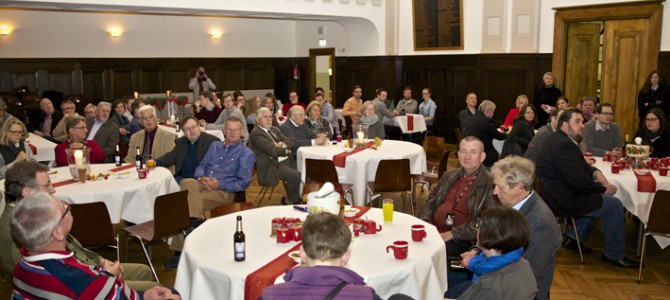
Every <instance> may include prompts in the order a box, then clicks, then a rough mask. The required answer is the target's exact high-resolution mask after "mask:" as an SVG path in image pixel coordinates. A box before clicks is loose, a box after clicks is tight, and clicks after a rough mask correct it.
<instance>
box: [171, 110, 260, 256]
mask: <svg viewBox="0 0 670 300" xmlns="http://www.w3.org/2000/svg"><path fill="white" fill-rule="evenodd" d="M242 132H243V130H242V121H241V120H240V119H238V118H237V117H229V118H228V119H227V120H226V123H225V126H224V129H223V133H224V136H225V138H226V139H225V142H214V143H212V144H211V145H210V146H209V150H207V154H205V158H203V159H202V161H201V162H200V164H199V165H198V167H197V168H196V169H195V174H194V178H185V179H183V180H182V181H181V183H180V184H179V187H180V188H181V190H182V191H183V190H188V210H189V214H190V216H191V228H195V227H197V226H198V225H200V224H202V222H203V220H202V219H203V214H204V213H205V212H206V211H208V210H210V209H212V208H215V207H217V206H219V205H221V204H224V203H231V202H233V199H234V198H235V193H236V192H242V191H245V190H246V189H247V187H249V183H251V177H252V173H253V170H254V163H256V156H255V155H254V152H253V151H251V149H249V148H247V146H245V145H244V144H243V143H241V142H240V140H241V137H242ZM183 246H184V240H183V238H174V239H173V240H172V244H171V245H170V247H171V248H172V249H173V250H175V255H174V256H172V258H170V259H169V260H168V261H167V262H166V263H165V268H168V269H173V268H176V267H177V265H179V257H180V255H181V252H180V251H181V249H182V248H183Z"/></svg>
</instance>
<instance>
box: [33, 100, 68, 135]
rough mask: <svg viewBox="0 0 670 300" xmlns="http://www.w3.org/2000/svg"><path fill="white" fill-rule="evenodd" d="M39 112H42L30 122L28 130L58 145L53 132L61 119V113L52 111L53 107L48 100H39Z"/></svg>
mask: <svg viewBox="0 0 670 300" xmlns="http://www.w3.org/2000/svg"><path fill="white" fill-rule="evenodd" d="M40 110H42V114H41V115H40V118H38V119H34V120H32V121H31V122H30V124H29V125H28V129H29V130H30V131H32V132H33V133H34V134H37V135H39V136H41V137H43V138H45V139H48V140H50V141H52V142H54V143H60V142H59V141H57V140H56V139H55V138H54V134H53V131H54V129H56V126H57V125H58V123H59V122H60V120H61V119H62V118H63V113H61V112H60V111H57V110H56V109H54V105H53V103H52V102H51V100H50V99H49V98H42V100H40Z"/></svg>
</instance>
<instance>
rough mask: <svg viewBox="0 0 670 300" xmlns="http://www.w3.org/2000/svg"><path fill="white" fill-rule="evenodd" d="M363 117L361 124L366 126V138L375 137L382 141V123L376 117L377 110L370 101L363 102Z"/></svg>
mask: <svg viewBox="0 0 670 300" xmlns="http://www.w3.org/2000/svg"><path fill="white" fill-rule="evenodd" d="M362 109H363V115H362V116H361V124H363V125H367V126H368V138H369V139H374V138H376V137H378V138H381V139H383V138H384V136H383V134H382V131H384V123H382V120H380V119H379V116H378V115H377V109H376V108H375V104H374V103H372V101H365V102H363V106H362Z"/></svg>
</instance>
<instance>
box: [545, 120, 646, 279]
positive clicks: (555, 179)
mask: <svg viewBox="0 0 670 300" xmlns="http://www.w3.org/2000/svg"><path fill="white" fill-rule="evenodd" d="M583 121H584V117H583V115H582V112H581V111H580V110H579V109H577V108H571V109H568V110H566V111H565V112H564V113H563V114H562V115H561V116H560V117H559V118H558V128H559V130H558V131H556V132H555V133H554V134H552V135H551V137H549V140H547V142H546V143H545V145H544V147H542V151H541V152H540V156H539V157H538V158H537V177H538V179H539V180H540V186H541V187H542V196H543V197H544V200H545V201H546V202H547V204H548V206H549V208H551V210H552V211H553V212H554V215H556V216H561V217H568V218H575V222H576V223H577V231H578V233H579V238H580V239H581V241H580V242H581V243H582V245H583V244H584V242H586V240H587V238H588V236H589V233H590V232H591V228H592V226H593V221H594V219H595V218H601V221H602V231H603V240H604V243H605V245H604V253H603V255H602V257H601V260H602V261H603V262H604V263H609V264H614V265H617V266H621V267H638V265H639V263H638V262H635V261H633V260H631V259H629V258H628V257H626V252H625V250H626V237H625V236H624V215H623V206H622V205H621V200H619V199H617V198H615V197H614V196H612V195H614V193H616V190H617V188H616V187H615V186H614V185H612V184H610V183H609V182H608V181H607V178H605V176H604V175H603V174H602V172H600V171H599V170H598V169H596V168H594V167H592V166H590V165H589V164H588V163H587V162H586V160H584V156H583V155H582V152H581V151H580V150H579V146H578V144H579V143H580V142H581V140H582V137H583V132H584V123H583ZM563 247H565V248H568V249H573V250H576V249H577V243H576V241H575V237H574V236H571V235H570V233H569V234H568V238H567V239H566V241H565V243H564V244H563ZM582 249H583V250H584V252H585V253H589V252H591V251H592V250H591V249H589V248H586V247H582Z"/></svg>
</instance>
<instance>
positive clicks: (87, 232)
mask: <svg viewBox="0 0 670 300" xmlns="http://www.w3.org/2000/svg"><path fill="white" fill-rule="evenodd" d="M70 212H71V213H72V218H73V219H74V220H73V221H72V229H71V230H70V234H72V236H74V237H75V238H77V241H79V243H80V244H81V245H82V246H83V247H85V248H97V247H111V248H114V249H116V259H117V260H118V259H119V235H118V234H116V232H115V231H114V225H112V221H111V219H110V217H109V211H108V210H107V205H106V204H105V202H92V203H84V204H71V205H70Z"/></svg>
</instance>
